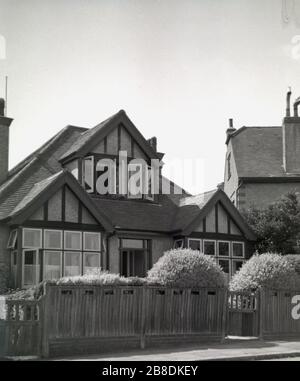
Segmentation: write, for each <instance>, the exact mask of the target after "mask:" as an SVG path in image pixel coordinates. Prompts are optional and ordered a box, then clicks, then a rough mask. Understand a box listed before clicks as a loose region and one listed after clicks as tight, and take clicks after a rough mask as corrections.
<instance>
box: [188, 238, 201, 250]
mask: <svg viewBox="0 0 300 381" xmlns="http://www.w3.org/2000/svg"><path fill="white" fill-rule="evenodd" d="M190 241H198V242H200V249H199V251H200V253H203V243H202V239H201V238H188V242H187V246H188V248H189V249H191V250H195V249H192V248H191V247H190Z"/></svg>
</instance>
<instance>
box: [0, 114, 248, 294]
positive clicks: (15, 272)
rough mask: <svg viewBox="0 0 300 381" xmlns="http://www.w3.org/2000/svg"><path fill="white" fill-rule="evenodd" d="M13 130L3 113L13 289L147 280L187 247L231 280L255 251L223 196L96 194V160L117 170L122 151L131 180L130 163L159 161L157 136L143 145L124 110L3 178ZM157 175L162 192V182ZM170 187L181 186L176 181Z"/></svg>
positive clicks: (48, 146)
mask: <svg viewBox="0 0 300 381" xmlns="http://www.w3.org/2000/svg"><path fill="white" fill-rule="evenodd" d="M10 123H11V119H9V118H6V117H4V116H3V115H2V116H0V134H2V133H3V137H4V141H5V144H4V143H3V139H1V143H0V144H2V145H3V144H4V145H3V147H2V146H1V147H2V148H3V149H1V151H0V152H1V155H6V156H5V160H3V161H2V162H1V164H2V165H3V167H1V171H2V172H1V174H0V176H2V177H1V181H0V255H1V256H0V263H1V264H2V265H3V264H6V265H7V267H8V269H9V270H7V275H8V278H9V279H8V283H9V284H8V285H9V286H11V287H27V286H30V285H32V284H36V283H38V282H39V281H41V280H43V279H53V278H58V277H61V276H72V275H80V274H85V273H87V272H88V271H94V270H95V269H99V268H102V269H106V270H109V271H112V272H115V273H120V274H122V275H124V276H132V275H136V276H145V275H146V272H147V270H148V269H149V268H151V266H152V265H153V263H155V262H156V261H157V260H158V258H159V257H160V256H161V255H163V253H164V252H165V251H166V250H168V249H171V248H172V247H184V246H185V247H191V248H193V249H197V250H201V251H203V252H204V253H205V254H207V255H212V256H213V257H214V258H215V259H216V261H217V262H218V263H219V264H220V265H221V266H222V267H223V269H224V271H225V272H227V274H228V276H230V275H232V274H233V273H234V272H235V271H236V270H237V269H238V268H239V267H240V266H241V265H242V264H243V262H244V261H245V260H246V259H247V258H248V257H249V256H250V255H251V254H252V244H253V242H254V240H255V236H254V234H253V232H252V231H251V230H250V229H249V227H248V226H247V224H246V223H245V221H244V220H243V218H242V217H241V215H240V214H239V212H238V211H237V209H236V208H235V207H234V206H233V204H232V203H231V202H230V200H229V198H228V197H227V196H226V194H225V193H224V192H223V191H222V190H220V189H218V190H215V191H212V192H206V193H204V194H202V195H197V196H192V195H190V194H188V193H187V192H185V191H184V190H182V192H181V194H175V193H174V194H163V193H162V192H159V193H158V194H152V193H153V192H152V189H153V188H151V182H152V181H153V179H152V177H150V178H149V179H148V183H147V184H148V185H147V186H149V188H148V190H149V191H148V192H146V194H140V193H137V194H135V193H133V192H131V191H128V193H127V194H122V195H120V194H115V193H114V194H105V195H103V194H100V193H101V192H100V190H101V189H100V188H101V186H100V185H101V183H100V182H99V173H102V172H103V171H102V168H100V166H99V160H100V159H103V158H105V159H110V160H112V161H113V162H115V163H117V171H120V170H121V169H120V168H121V167H120V162H119V159H118V154H119V152H120V151H126V152H127V156H128V162H127V163H126V164H127V165H128V174H129V173H130V171H131V170H132V171H134V167H131V165H132V162H131V159H143V160H144V161H145V162H146V164H147V165H150V163H151V159H155V160H161V159H162V157H163V155H164V154H163V153H161V152H159V151H158V150H157V139H156V138H151V139H149V140H148V141H147V140H146V139H145V138H144V137H143V136H142V135H141V133H140V132H139V130H138V129H137V128H136V127H135V125H134V124H133V123H132V121H131V120H130V119H129V118H128V116H127V115H126V113H125V112H124V111H123V110H121V111H120V112H118V113H117V114H115V115H113V116H112V117H110V118H108V119H107V120H105V121H104V122H102V123H100V124H99V125H97V126H96V127H94V128H91V129H86V128H82V127H76V126H67V127H65V128H64V129H62V130H61V131H60V132H58V133H57V134H56V135H55V136H54V137H53V138H52V139H50V140H49V141H48V142H46V143H45V144H44V145H43V146H42V147H41V148H40V149H38V150H37V151H35V152H34V153H33V154H31V155H29V156H28V157H27V158H26V159H24V160H23V161H22V162H21V163H19V164H18V165H17V166H16V167H15V168H13V169H11V170H10V171H8V131H9V130H8V127H9V125H10ZM1 129H2V130H1ZM1 136H2V135H1ZM158 168H159V172H158V173H159V186H160V187H161V186H162V184H163V183H164V182H165V181H166V179H165V178H163V177H162V176H161V172H160V171H161V168H160V166H159V167H158ZM101 171H102V172H101ZM102 186H103V187H104V185H103V184H102ZM116 189H120V183H118V182H117V184H116ZM171 189H173V190H174V189H177V190H178V189H180V188H179V187H178V186H177V185H175V184H173V183H172V186H171ZM0 276H1V277H2V279H4V275H3V271H2V273H1V272H0Z"/></svg>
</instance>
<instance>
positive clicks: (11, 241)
mask: <svg viewBox="0 0 300 381" xmlns="http://www.w3.org/2000/svg"><path fill="white" fill-rule="evenodd" d="M17 236H18V231H17V230H12V231H11V232H10V235H9V238H8V242H7V248H8V249H15V248H16V246H17Z"/></svg>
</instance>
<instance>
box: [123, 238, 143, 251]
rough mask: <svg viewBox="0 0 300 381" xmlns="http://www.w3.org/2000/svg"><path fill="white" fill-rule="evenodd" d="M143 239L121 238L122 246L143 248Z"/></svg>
mask: <svg viewBox="0 0 300 381" xmlns="http://www.w3.org/2000/svg"><path fill="white" fill-rule="evenodd" d="M143 243H144V241H143V240H142V239H122V247H129V248H130V249H143V247H144V246H143Z"/></svg>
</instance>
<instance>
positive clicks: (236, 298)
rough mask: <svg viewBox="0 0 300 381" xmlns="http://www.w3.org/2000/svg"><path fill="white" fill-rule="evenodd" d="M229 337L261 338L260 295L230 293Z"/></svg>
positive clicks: (228, 311) (228, 309)
mask: <svg viewBox="0 0 300 381" xmlns="http://www.w3.org/2000/svg"><path fill="white" fill-rule="evenodd" d="M228 296H229V298H228V308H227V335H231V336H254V337H258V336H259V330H260V329H259V327H260V320H259V311H260V308H259V306H260V303H259V293H252V292H232V291H231V292H229V293H228Z"/></svg>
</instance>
